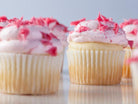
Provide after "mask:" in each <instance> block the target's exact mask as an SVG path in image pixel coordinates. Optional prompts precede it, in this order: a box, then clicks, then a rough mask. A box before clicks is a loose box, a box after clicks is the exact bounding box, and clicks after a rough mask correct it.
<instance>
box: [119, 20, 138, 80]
mask: <svg viewBox="0 0 138 104" xmlns="http://www.w3.org/2000/svg"><path fill="white" fill-rule="evenodd" d="M120 27H121V28H122V29H123V30H124V31H125V33H126V37H127V39H128V43H129V45H128V46H127V47H126V48H125V49H124V50H125V59H124V65H123V72H122V77H123V78H131V71H130V65H129V64H128V63H126V60H127V59H129V58H130V57H131V54H132V52H131V51H132V49H134V48H135V47H134V40H135V38H136V35H137V31H138V19H129V20H125V21H124V22H123V23H121V24H120Z"/></svg>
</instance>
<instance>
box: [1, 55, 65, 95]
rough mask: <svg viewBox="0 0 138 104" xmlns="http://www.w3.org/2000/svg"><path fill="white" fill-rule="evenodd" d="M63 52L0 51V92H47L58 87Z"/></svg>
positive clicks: (52, 91) (54, 90) (53, 90)
mask: <svg viewBox="0 0 138 104" xmlns="http://www.w3.org/2000/svg"><path fill="white" fill-rule="evenodd" d="M62 60H63V54H60V55H58V56H55V57H52V56H45V55H26V54H13V53H0V92H3V93H12V94H48V93H54V92H56V91H57V89H58V83H59V77H60V70H61V66H62Z"/></svg>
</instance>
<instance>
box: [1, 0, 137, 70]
mask: <svg viewBox="0 0 138 104" xmlns="http://www.w3.org/2000/svg"><path fill="white" fill-rule="evenodd" d="M0 4H1V5H0V15H1V16H3V15H5V16H7V17H8V18H13V17H22V16H23V17H24V19H29V18H31V17H33V16H36V17H41V16H42V17H54V18H56V19H57V20H58V21H60V22H61V23H63V24H65V25H66V26H69V24H70V22H71V21H74V20H78V19H81V18H84V17H86V19H95V18H97V16H98V13H99V12H100V13H101V14H103V15H105V16H106V17H112V18H113V20H114V21H116V22H118V23H121V22H122V21H123V20H124V19H129V18H138V12H137V10H138V0H1V2H0ZM67 69H68V66H67V59H66V55H65V60H64V70H67Z"/></svg>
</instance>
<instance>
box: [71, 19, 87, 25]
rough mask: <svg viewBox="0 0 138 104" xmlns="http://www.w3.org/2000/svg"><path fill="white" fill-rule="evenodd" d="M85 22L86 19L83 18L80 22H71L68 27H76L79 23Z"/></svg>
mask: <svg viewBox="0 0 138 104" xmlns="http://www.w3.org/2000/svg"><path fill="white" fill-rule="evenodd" d="M85 20H86V19H85V18H83V19H80V20H77V21H73V22H71V23H70V25H74V26H76V25H78V24H79V23H80V22H83V21H85Z"/></svg>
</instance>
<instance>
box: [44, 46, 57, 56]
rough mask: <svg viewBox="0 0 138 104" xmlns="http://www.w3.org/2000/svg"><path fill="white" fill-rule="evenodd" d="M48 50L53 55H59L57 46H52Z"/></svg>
mask: <svg viewBox="0 0 138 104" xmlns="http://www.w3.org/2000/svg"><path fill="white" fill-rule="evenodd" d="M46 52H47V53H49V54H50V55H51V56H56V55H57V47H52V48H50V49H49V50H48V51H46Z"/></svg>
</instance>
